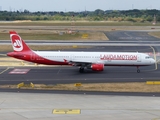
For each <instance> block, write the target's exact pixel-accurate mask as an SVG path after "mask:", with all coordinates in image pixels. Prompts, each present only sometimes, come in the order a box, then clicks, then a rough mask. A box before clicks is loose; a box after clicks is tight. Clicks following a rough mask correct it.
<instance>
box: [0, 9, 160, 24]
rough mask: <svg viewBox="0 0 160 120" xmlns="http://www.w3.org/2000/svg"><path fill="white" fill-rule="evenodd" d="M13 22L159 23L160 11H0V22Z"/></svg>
mask: <svg viewBox="0 0 160 120" xmlns="http://www.w3.org/2000/svg"><path fill="white" fill-rule="evenodd" d="M15 20H32V21H40V20H52V21H71V20H74V21H76V20H77V21H84V20H87V21H132V22H146V21H148V22H152V21H154V20H156V21H157V22H160V10H156V9H152V10H137V9H134V10H106V11H103V10H101V9H97V10H95V11H82V12H57V11H49V12H42V11H38V12H30V11H28V10H24V11H18V10H17V11H0V21H15Z"/></svg>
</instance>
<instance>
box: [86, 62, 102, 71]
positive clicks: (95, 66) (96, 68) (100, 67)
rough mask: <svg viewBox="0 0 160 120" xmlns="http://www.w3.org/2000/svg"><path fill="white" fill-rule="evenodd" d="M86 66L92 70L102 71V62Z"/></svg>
mask: <svg viewBox="0 0 160 120" xmlns="http://www.w3.org/2000/svg"><path fill="white" fill-rule="evenodd" d="M87 68H88V69H92V70H93V71H103V69H104V64H91V65H90V66H88V67H87Z"/></svg>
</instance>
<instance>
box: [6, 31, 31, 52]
mask: <svg viewBox="0 0 160 120" xmlns="http://www.w3.org/2000/svg"><path fill="white" fill-rule="evenodd" d="M9 33H10V39H11V42H12V47H13V50H14V51H15V52H23V51H31V49H30V48H29V47H28V46H27V45H26V43H25V42H24V41H23V40H22V39H21V37H20V36H19V35H18V34H17V33H16V32H15V31H10V32H9Z"/></svg>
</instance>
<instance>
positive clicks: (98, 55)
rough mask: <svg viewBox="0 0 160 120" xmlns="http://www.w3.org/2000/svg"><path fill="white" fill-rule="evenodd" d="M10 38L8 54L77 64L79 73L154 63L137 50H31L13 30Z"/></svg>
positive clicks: (43, 62)
mask: <svg viewBox="0 0 160 120" xmlns="http://www.w3.org/2000/svg"><path fill="white" fill-rule="evenodd" d="M10 38H11V43H12V47H13V50H14V51H13V52H9V53H7V55H8V56H10V57H14V58H17V59H21V60H25V61H29V62H33V63H38V64H45V65H71V66H79V72H80V73H82V72H84V69H92V70H93V71H103V70H104V66H135V67H136V68H137V73H139V72H140V69H139V67H140V66H149V65H152V64H154V63H155V60H154V59H153V58H151V57H150V56H149V55H147V54H144V53H138V52H76V51H74V52H69V51H65V52H62V51H33V50H31V49H30V48H29V47H28V46H27V45H26V43H25V42H24V41H23V40H22V39H21V37H20V36H19V35H18V34H17V33H16V32H15V31H10Z"/></svg>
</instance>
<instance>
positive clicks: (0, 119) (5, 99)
mask: <svg viewBox="0 0 160 120" xmlns="http://www.w3.org/2000/svg"><path fill="white" fill-rule="evenodd" d="M0 96H1V97H0V120H11V119H14V120H75V119H76V120H82V119H83V120H89V119H92V120H98V119H99V120H160V97H155V96H152V97H147V96H145V97H141V96H118V95H115V96H114V95H86V94H83V95H76V94H52V93H37V94H33V93H5V92H1V93H0Z"/></svg>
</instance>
